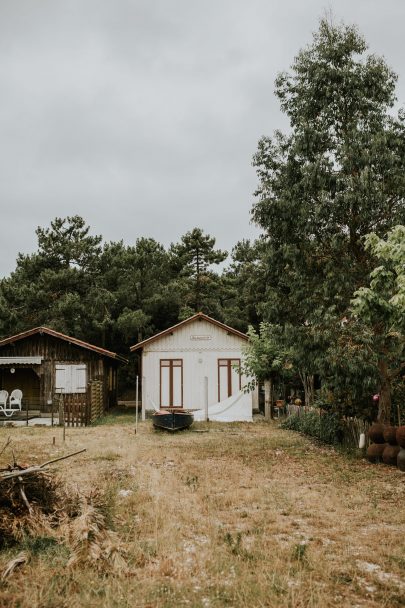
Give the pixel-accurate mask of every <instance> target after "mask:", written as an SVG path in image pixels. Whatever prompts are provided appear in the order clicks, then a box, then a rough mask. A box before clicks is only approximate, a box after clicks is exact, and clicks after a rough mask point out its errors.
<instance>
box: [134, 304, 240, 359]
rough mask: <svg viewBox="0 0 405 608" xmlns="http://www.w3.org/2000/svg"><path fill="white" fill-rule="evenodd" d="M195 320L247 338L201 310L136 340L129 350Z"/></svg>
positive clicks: (153, 340) (157, 338)
mask: <svg viewBox="0 0 405 608" xmlns="http://www.w3.org/2000/svg"><path fill="white" fill-rule="evenodd" d="M197 320H201V321H208V323H212V324H213V325H216V326H217V327H220V328H221V329H223V330H225V331H226V332H228V333H230V334H233V335H234V336H238V338H242V339H243V340H248V339H249V338H248V336H247V335H246V334H244V333H242V332H241V331H239V330H237V329H234V328H233V327H230V326H229V325H225V323H221V321H217V320H216V319H213V318H212V317H209V316H208V315H205V314H204V313H203V312H197V313H196V314H195V315H193V316H192V317H189V318H188V319H185V320H184V321H180V323H177V324H176V325H173V326H172V327H169V328H168V329H165V330H164V331H161V332H159V333H158V334H155V335H154V336H151V337H150V338H146V340H142V342H138V344H135V345H134V346H131V348H130V350H131V352H134V351H135V350H139V349H140V348H143V347H144V346H145V345H146V344H150V343H151V342H155V340H159V339H160V338H163V336H166V335H167V334H171V333H173V332H174V331H176V330H177V329H179V328H180V327H184V325H188V324H189V323H192V322H193V321H197Z"/></svg>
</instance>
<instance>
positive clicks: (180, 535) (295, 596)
mask: <svg viewBox="0 0 405 608" xmlns="http://www.w3.org/2000/svg"><path fill="white" fill-rule="evenodd" d="M197 429H199V430H205V429H209V431H208V432H192V431H189V432H184V433H181V434H177V435H168V434H164V433H155V432H153V431H152V430H151V428H150V425H149V424H148V423H145V424H143V425H141V426H140V432H139V434H138V436H137V437H135V436H134V432H133V427H132V425H128V424H120V425H112V426H99V427H94V428H90V429H75V430H69V431H68V432H67V441H66V444H65V445H62V443H61V441H60V439H61V432H60V430H59V429H57V430H56V431H55V430H52V429H11V430H10V431H8V432H7V430H6V429H0V445H2V444H3V442H4V441H3V440H5V439H6V437H7V436H8V435H11V436H12V438H13V442H14V445H15V452H16V454H18V456H19V458H20V459H21V460H26V461H29V462H35V459H37V460H38V461H40V460H41V459H47V458H48V457H49V456H51V457H52V456H55V457H56V456H57V455H59V454H62V453H64V452H68V451H70V450H71V451H73V450H74V449H80V448H81V447H87V450H88V451H87V452H86V454H85V455H84V456H82V457H79V458H77V459H75V460H74V461H73V460H72V461H63V462H62V463H61V464H60V466H59V468H58V470H59V471H60V473H61V475H62V476H63V477H65V478H66V479H69V480H71V481H73V482H74V484H76V485H77V486H78V487H80V489H81V491H84V492H88V491H90V490H91V489H92V488H93V489H94V488H95V487H98V488H101V489H102V491H103V492H104V493H105V496H106V497H107V499H108V505H109V509H110V515H111V519H112V520H113V521H114V526H115V529H116V531H117V533H118V535H119V538H120V539H121V541H122V542H123V544H124V546H125V547H126V551H127V562H128V568H129V572H128V573H127V574H126V575H125V576H117V575H116V574H112V573H100V572H99V573H97V572H95V571H94V569H91V568H90V567H89V568H87V569H86V568H84V569H83V568H82V569H80V570H77V569H76V570H69V569H66V563H67V560H68V557H69V555H68V554H67V553H66V550H64V548H63V547H56V548H55V547H53V549H52V551H44V552H38V553H37V554H36V555H34V556H33V557H32V559H31V561H30V563H29V564H28V565H27V566H25V568H23V569H22V570H21V571H20V572H19V571H16V572H15V573H14V575H13V576H12V577H11V578H10V580H9V581H8V582H7V583H2V584H1V586H0V606H3V605H4V606H19V607H22V608H25V607H28V606H30V607H36V606H41V607H42V606H44V607H45V606H46V607H51V606H52V607H53V606H55V607H56V606H58V607H64V606H69V607H70V608H72V607H76V606H95V607H96V606H97V607H98V606H103V607H104V606H105V607H107V606H108V607H109V608H110V607H131V608H133V607H134V606H144V607H155V606H156V607H159V608H161V607H176V606H191V607H194V606H195V607H199V606H201V607H211V606H212V607H218V606H238V607H239V606H246V607H262V606H263V607H264V606H266V607H267V606H268V607H301V606H302V607H317V606H319V607H328V606H336V605H339V606H344V607H346V606H347V607H349V606H350V607H351V608H353V607H356V606H358V607H363V606H364V607H366V606H367V607H370V608H373V607H377V606H378V607H379V606H387V607H388V606H390V607H396V606H402V605H403V601H404V599H405V578H404V571H405V553H404V549H405V543H404V538H405V534H404V533H405V509H404V502H405V492H404V489H405V475H404V474H401V473H400V472H398V471H397V470H395V469H392V468H388V467H385V466H372V465H369V464H368V463H366V462H365V461H361V460H354V459H348V458H347V457H346V456H342V455H340V454H338V453H336V452H335V451H333V450H332V449H329V448H323V447H319V446H316V445H314V444H313V443H311V442H310V441H309V440H307V439H305V438H303V437H301V436H299V435H297V434H295V433H293V432H289V431H282V430H280V429H277V428H276V427H275V426H269V425H266V424H264V423H255V424H240V425H237V424H235V425H226V426H224V425H219V424H213V425H211V426H209V427H208V426H205V427H204V425H200V426H198V427H197ZM55 435H56V437H57V440H56V446H53V445H52V437H53V436H55ZM5 459H6V457H5V456H4V455H3V456H2V458H1V462H0V466H1V464H2V463H4V462H5ZM15 553H16V549H12V550H10V551H8V552H5V553H3V554H0V567H1V568H2V567H4V564H5V563H6V561H7V560H8V559H9V558H10V557H11V556H13V555H15ZM1 602H3V603H1Z"/></svg>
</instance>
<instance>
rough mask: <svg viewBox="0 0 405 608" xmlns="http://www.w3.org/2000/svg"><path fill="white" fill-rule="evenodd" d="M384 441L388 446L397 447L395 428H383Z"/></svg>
mask: <svg viewBox="0 0 405 608" xmlns="http://www.w3.org/2000/svg"><path fill="white" fill-rule="evenodd" d="M383 436H384V439H385V441H386V442H387V443H389V444H390V445H398V444H397V427H396V426H389V425H388V426H386V427H384V432H383Z"/></svg>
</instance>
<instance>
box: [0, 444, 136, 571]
mask: <svg viewBox="0 0 405 608" xmlns="http://www.w3.org/2000/svg"><path fill="white" fill-rule="evenodd" d="M7 447H9V442H8V443H7V444H6V445H5V446H4V448H3V449H2V450H0V455H1V453H2V452H4V450H5V449H6V448H7ZM83 451H84V450H80V451H79V452H74V453H73V454H68V455H67V456H62V457H60V458H57V459H54V460H51V461H48V462H45V463H43V464H41V465H35V466H28V465H23V464H18V463H17V462H16V459H15V456H14V453H13V463H12V464H9V465H8V466H7V467H6V468H3V469H0V550H1V549H2V548H4V547H10V546H18V545H20V544H21V543H23V541H24V539H26V538H27V537H29V538H38V537H44V536H46V537H50V538H54V539H55V541H56V542H58V543H63V544H64V545H65V546H66V547H67V548H68V549H69V551H70V559H69V561H68V564H67V565H68V566H72V567H73V566H79V565H81V564H83V563H84V562H86V563H88V562H92V563H93V564H94V566H95V567H96V568H98V569H99V568H101V569H103V568H105V567H106V566H107V567H108V568H109V569H111V568H112V569H113V570H120V571H121V572H124V571H126V562H125V560H124V557H123V555H124V550H123V548H122V546H121V543H120V542H119V539H118V537H117V535H116V534H115V533H114V532H113V531H112V530H110V529H108V526H107V523H106V520H105V516H104V514H103V511H104V505H103V496H102V494H101V493H100V492H98V491H97V490H96V491H93V492H92V493H91V494H89V495H88V496H85V495H82V494H80V493H79V492H78V491H72V489H71V488H69V489H68V488H67V487H66V486H65V484H64V483H63V481H62V480H61V479H60V478H58V477H56V476H55V475H54V474H52V472H51V471H49V470H48V466H49V465H50V464H53V463H54V462H57V461H59V460H62V459H65V458H69V457H71V456H75V455H76V454H79V453H81V452H83ZM26 561H29V556H27V553H26V552H23V553H21V554H20V555H19V556H17V558H15V559H14V560H12V564H11V566H10V564H9V565H8V566H7V568H6V570H5V571H4V572H3V578H4V573H5V572H7V576H8V575H9V574H10V573H11V572H12V571H13V570H14V569H15V567H16V566H18V565H22V564H23V563H25V562H26Z"/></svg>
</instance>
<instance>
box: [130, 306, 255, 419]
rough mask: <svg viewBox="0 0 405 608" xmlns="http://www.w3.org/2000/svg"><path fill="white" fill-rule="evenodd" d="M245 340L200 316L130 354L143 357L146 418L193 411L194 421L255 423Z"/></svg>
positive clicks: (135, 348)
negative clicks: (148, 414) (157, 413)
mask: <svg viewBox="0 0 405 608" xmlns="http://www.w3.org/2000/svg"><path fill="white" fill-rule="evenodd" d="M247 340H248V337H247V336H246V334H243V333H242V332H240V331H238V330H236V329H233V328H232V327H229V326H228V325H225V324H223V323H220V322H219V321H216V320H215V319H212V318H211V317H208V316H207V315H205V314H203V313H197V314H195V315H193V316H192V317H190V318H188V319H186V320H185V321H182V322H180V323H178V324H177V325H174V326H173V327H170V328H169V329H166V330H165V331H162V332H160V333H159V334H156V335H155V336H152V337H151V338H148V339H146V340H143V341H142V342H139V343H138V344H135V346H132V347H131V351H132V352H134V351H141V356H142V367H141V369H142V412H143V415H145V411H148V410H149V411H150V410H159V409H164V408H179V409H187V410H194V419H195V420H204V419H206V418H207V417H208V418H209V419H210V420H219V421H224V422H231V421H237V420H245V421H251V420H252V410H253V408H254V407H256V402H257V391H253V392H251V393H246V392H244V391H243V387H244V386H245V384H246V382H247V379H246V378H245V377H244V375H243V374H242V373H241V361H242V358H243V354H242V347H243V346H244V345H245V344H246V341H247Z"/></svg>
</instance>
